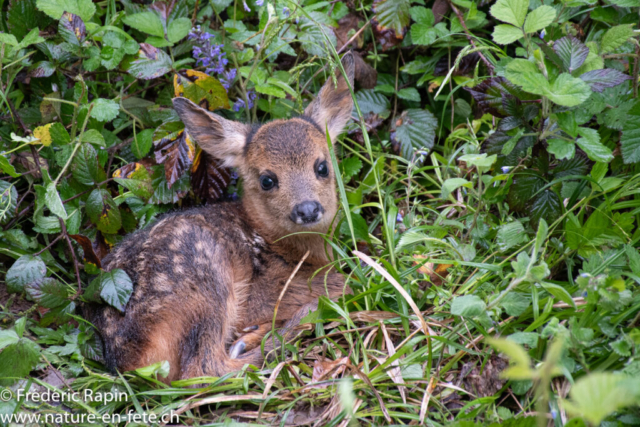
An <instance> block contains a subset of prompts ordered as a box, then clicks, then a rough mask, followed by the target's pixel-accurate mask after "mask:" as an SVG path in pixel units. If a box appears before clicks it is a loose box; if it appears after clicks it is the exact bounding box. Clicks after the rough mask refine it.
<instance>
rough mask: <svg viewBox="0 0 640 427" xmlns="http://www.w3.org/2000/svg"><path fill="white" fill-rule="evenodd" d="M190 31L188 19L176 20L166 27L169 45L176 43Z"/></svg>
mask: <svg viewBox="0 0 640 427" xmlns="http://www.w3.org/2000/svg"><path fill="white" fill-rule="evenodd" d="M189 30H191V20H190V19H189V18H178V19H175V20H173V21H171V23H170V24H169V26H168V27H167V36H168V38H169V41H170V42H171V43H177V42H179V41H180V40H182V39H183V38H185V37H187V35H188V34H189Z"/></svg>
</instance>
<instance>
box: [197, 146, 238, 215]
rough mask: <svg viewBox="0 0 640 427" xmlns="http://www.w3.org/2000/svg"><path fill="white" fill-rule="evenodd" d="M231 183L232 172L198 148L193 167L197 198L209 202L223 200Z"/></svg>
mask: <svg viewBox="0 0 640 427" xmlns="http://www.w3.org/2000/svg"><path fill="white" fill-rule="evenodd" d="M230 181H231V171H230V170H229V169H228V168H224V167H222V164H221V162H220V161H219V160H217V159H213V158H211V157H210V156H208V155H206V154H205V152H204V151H202V150H201V149H200V148H198V150H197V152H196V157H195V159H194V160H193V165H192V166H191V188H192V189H193V192H194V193H195V194H196V196H198V197H200V198H201V199H203V200H206V201H208V202H214V201H218V200H221V199H223V198H224V196H225V193H226V190H227V186H228V185H229V182H230Z"/></svg>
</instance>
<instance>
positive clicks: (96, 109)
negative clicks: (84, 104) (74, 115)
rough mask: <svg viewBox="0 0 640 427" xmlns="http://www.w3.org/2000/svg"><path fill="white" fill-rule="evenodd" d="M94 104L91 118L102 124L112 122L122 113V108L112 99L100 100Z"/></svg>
mask: <svg viewBox="0 0 640 427" xmlns="http://www.w3.org/2000/svg"><path fill="white" fill-rule="evenodd" d="M92 104H93V108H92V109H91V117H93V118H94V119H96V120H99V121H101V122H110V121H111V120H113V119H115V118H116V117H118V112H120V106H119V105H118V104H117V103H116V102H115V101H113V100H111V99H105V98H98V99H96V100H94V101H93V103H92Z"/></svg>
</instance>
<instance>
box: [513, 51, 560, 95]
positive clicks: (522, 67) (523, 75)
mask: <svg viewBox="0 0 640 427" xmlns="http://www.w3.org/2000/svg"><path fill="white" fill-rule="evenodd" d="M506 76H507V79H509V81H510V82H511V83H513V84H515V85H518V86H521V87H522V89H524V90H525V91H527V92H531V93H535V94H537V95H545V94H546V93H548V92H549V90H550V86H549V81H548V80H547V79H546V78H545V76H543V75H542V73H541V72H540V70H539V69H538V67H537V66H536V64H534V63H533V62H531V61H527V60H526V59H520V58H518V59H514V60H513V61H511V62H510V63H509V65H507V69H506Z"/></svg>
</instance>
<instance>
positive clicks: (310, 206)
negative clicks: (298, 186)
mask: <svg viewBox="0 0 640 427" xmlns="http://www.w3.org/2000/svg"><path fill="white" fill-rule="evenodd" d="M323 212H324V209H323V208H322V205H321V204H320V203H318V202H312V201H310V200H307V201H306V202H302V203H298V204H297V205H296V206H295V207H294V208H293V211H292V212H291V216H290V218H291V221H293V222H295V223H296V224H312V223H314V222H318V221H320V218H322V214H323Z"/></svg>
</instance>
